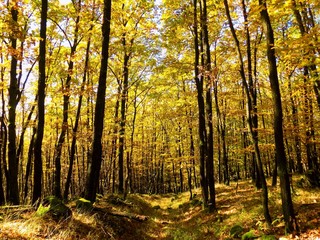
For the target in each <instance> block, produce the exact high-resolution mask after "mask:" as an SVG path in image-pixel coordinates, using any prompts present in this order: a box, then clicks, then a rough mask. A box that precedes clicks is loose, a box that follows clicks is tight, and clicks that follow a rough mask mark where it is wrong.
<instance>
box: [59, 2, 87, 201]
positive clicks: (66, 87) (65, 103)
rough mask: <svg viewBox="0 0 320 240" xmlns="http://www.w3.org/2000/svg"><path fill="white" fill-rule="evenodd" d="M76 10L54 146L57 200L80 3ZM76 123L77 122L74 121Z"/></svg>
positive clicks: (67, 126)
mask: <svg viewBox="0 0 320 240" xmlns="http://www.w3.org/2000/svg"><path fill="white" fill-rule="evenodd" d="M74 7H75V8H77V11H79V12H78V16H77V18H76V21H75V29H74V39H73V44H72V46H71V51H70V60H69V63H68V70H67V73H68V76H67V79H66V82H65V84H64V86H62V89H63V90H62V91H63V120H62V126H61V132H60V135H59V139H58V142H57V144H56V146H55V151H54V164H55V175H54V195H55V196H56V197H58V198H62V194H61V155H62V147H63V144H64V141H65V137H66V134H67V131H68V128H69V124H68V118H69V101H70V94H71V89H70V84H71V74H72V71H73V66H74V62H73V60H72V59H73V57H74V54H75V53H76V49H77V45H78V31H79V21H80V7H81V1H80V2H79V3H78V6H74ZM76 121H77V120H76Z"/></svg>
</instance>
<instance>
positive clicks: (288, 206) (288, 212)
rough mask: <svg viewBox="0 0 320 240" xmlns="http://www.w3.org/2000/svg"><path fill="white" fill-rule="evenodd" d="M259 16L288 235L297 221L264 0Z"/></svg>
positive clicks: (274, 58) (276, 75) (269, 24)
mask: <svg viewBox="0 0 320 240" xmlns="http://www.w3.org/2000/svg"><path fill="white" fill-rule="evenodd" d="M259 5H260V7H261V11H260V15H261V19H262V23H263V27H264V32H265V36H266V39H267V57H268V63H269V79H270V85H271V90H272V98H273V110H274V139H275V148H276V158H277V163H278V173H279V178H280V188H281V200H282V211H283V215H284V221H285V231H286V232H288V233H290V232H292V231H294V230H297V229H298V225H297V220H296V217H295V214H294V210H293V203H292V198H291V189H290V181H289V174H288V171H287V159H286V155H285V149H284V143H283V128H282V124H283V116H282V103H281V94H280V87H279V80H278V71H277V61H276V55H275V48H274V36H273V29H272V26H271V22H270V18H269V14H268V10H267V5H266V2H265V0H259Z"/></svg>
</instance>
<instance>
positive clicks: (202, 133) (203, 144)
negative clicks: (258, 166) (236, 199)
mask: <svg viewBox="0 0 320 240" xmlns="http://www.w3.org/2000/svg"><path fill="white" fill-rule="evenodd" d="M197 4H198V2H197V0H193V8H194V11H193V14H194V15H193V17H194V19H193V20H194V24H193V34H194V50H195V62H194V77H195V81H196V86H197V100H198V109H199V116H198V121H199V124H198V128H199V129H198V131H199V153H200V185H201V193H202V200H203V204H204V207H207V205H208V183H207V179H206V171H205V163H206V149H207V132H206V119H205V104H204V97H203V78H202V77H200V76H199V66H200V65H199V58H200V52H199V42H198V41H199V34H198V19H197V18H198V16H197V15H198V14H197Z"/></svg>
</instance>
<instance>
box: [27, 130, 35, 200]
mask: <svg viewBox="0 0 320 240" xmlns="http://www.w3.org/2000/svg"><path fill="white" fill-rule="evenodd" d="M36 132H37V129H36V128H35V127H33V132H32V136H31V140H30V145H29V150H28V161H27V166H26V175H25V180H24V201H25V202H26V199H27V196H28V192H29V177H30V174H31V169H32V160H33V151H34V141H35V137H36Z"/></svg>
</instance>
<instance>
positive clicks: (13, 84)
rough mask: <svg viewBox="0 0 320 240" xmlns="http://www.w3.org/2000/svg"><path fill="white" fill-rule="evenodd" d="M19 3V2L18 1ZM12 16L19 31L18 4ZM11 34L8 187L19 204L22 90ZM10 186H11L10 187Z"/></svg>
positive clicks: (15, 49) (15, 42) (11, 200)
mask: <svg viewBox="0 0 320 240" xmlns="http://www.w3.org/2000/svg"><path fill="white" fill-rule="evenodd" d="M16 4H17V3H16ZM11 17H12V21H13V24H14V25H13V26H12V27H13V29H15V31H18V29H17V28H18V6H17V5H16V6H14V7H12V8H11ZM15 31H13V33H12V34H13V35H12V36H10V40H11V48H12V49H13V52H12V55H11V68H10V86H9V102H8V110H9V119H8V120H9V126H8V134H9V135H8V141H9V144H8V164H9V165H8V167H9V168H8V170H9V179H8V188H9V192H8V193H9V196H8V201H9V202H10V203H11V204H16V205H18V204H19V188H18V159H17V148H16V107H17V104H18V102H19V98H20V91H19V85H18V79H17V63H18V58H19V55H18V50H17V36H15V35H14V32H15ZM9 186H10V187H9Z"/></svg>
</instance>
